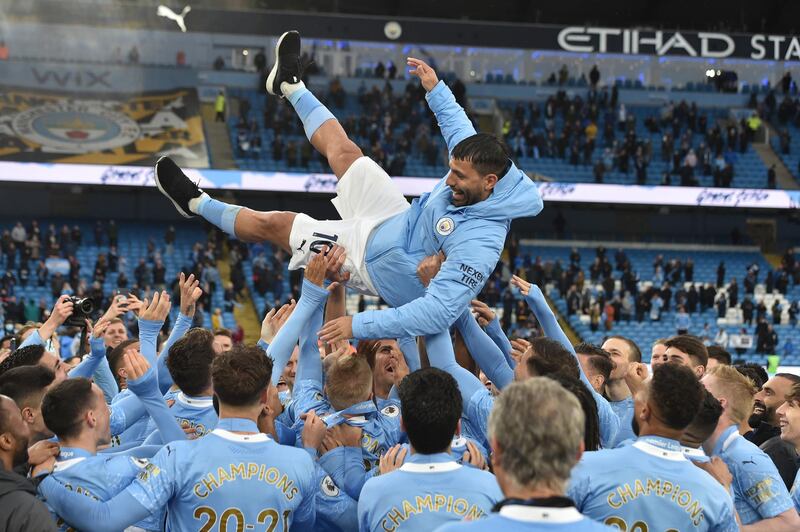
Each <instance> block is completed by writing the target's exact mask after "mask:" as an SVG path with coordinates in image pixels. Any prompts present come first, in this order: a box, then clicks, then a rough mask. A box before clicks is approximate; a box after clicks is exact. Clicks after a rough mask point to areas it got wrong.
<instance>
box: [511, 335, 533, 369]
mask: <svg viewBox="0 0 800 532" xmlns="http://www.w3.org/2000/svg"><path fill="white" fill-rule="evenodd" d="M530 347H531V343H530V342H529V341H527V340H524V339H522V338H517V339H515V340H511V358H513V359H514V361H515V362H516V363H517V364H519V361H520V360H522V359H523V356H524V355H525V351H527V350H528V349H530Z"/></svg>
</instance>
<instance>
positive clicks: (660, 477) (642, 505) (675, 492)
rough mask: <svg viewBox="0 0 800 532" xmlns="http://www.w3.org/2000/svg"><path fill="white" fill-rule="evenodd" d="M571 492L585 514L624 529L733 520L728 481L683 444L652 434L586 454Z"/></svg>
mask: <svg viewBox="0 0 800 532" xmlns="http://www.w3.org/2000/svg"><path fill="white" fill-rule="evenodd" d="M672 447H676V449H673V448H672ZM569 495H570V496H571V497H572V498H573V499H574V500H575V505H576V506H577V507H578V508H579V509H580V510H581V512H583V513H584V514H586V515H588V516H590V517H592V518H594V519H596V520H598V521H601V522H603V523H605V524H607V525H610V526H617V527H619V528H620V529H621V530H631V529H632V528H633V527H635V526H636V524H637V523H640V524H639V527H640V528H642V529H643V530H646V529H648V528H649V529H651V530H662V529H663V530H666V529H669V528H673V529H675V530H681V531H685V530H720V528H719V524H720V522H725V521H728V522H732V521H733V514H732V509H731V499H730V495H728V493H727V492H726V491H725V489H724V488H723V487H722V485H720V484H719V483H718V482H717V481H716V480H714V478H713V477H711V476H710V475H709V474H707V473H706V472H705V471H702V470H701V469H700V468H698V467H697V466H695V465H694V464H693V463H692V462H691V461H689V460H688V459H686V458H685V457H684V455H683V453H682V452H681V450H680V447H679V446H675V445H673V442H671V441H670V440H666V439H663V438H656V437H652V436H650V437H642V438H639V439H638V440H637V441H636V442H634V443H633V444H632V445H626V446H624V447H619V448H617V449H606V450H602V451H596V452H589V453H586V454H584V455H583V458H582V459H581V461H580V462H579V464H578V465H577V466H576V467H575V469H574V470H573V472H572V480H571V483H570V488H569ZM633 529H635V530H638V529H637V528H633Z"/></svg>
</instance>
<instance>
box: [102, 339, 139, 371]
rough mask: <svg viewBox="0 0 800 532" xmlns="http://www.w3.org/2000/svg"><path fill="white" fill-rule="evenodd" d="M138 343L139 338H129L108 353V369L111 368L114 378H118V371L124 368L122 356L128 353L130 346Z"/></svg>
mask: <svg viewBox="0 0 800 532" xmlns="http://www.w3.org/2000/svg"><path fill="white" fill-rule="evenodd" d="M138 343H139V339H138V338H128V339H127V340H123V341H121V342H120V343H119V345H118V346H117V347H115V348H114V349H112V350H111V351H109V352H108V354H107V355H106V358H107V359H108V367H110V368H111V372H112V373H113V374H114V378H118V377H117V370H118V369H119V368H120V367H121V366H122V363H123V359H122V355H124V354H125V351H127V350H128V348H129V347H130V346H132V345H133V344H138Z"/></svg>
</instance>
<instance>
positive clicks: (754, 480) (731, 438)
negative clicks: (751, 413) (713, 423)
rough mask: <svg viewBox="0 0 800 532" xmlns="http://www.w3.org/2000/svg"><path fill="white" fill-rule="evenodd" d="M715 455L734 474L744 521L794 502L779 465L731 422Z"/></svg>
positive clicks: (773, 513) (735, 496)
mask: <svg viewBox="0 0 800 532" xmlns="http://www.w3.org/2000/svg"><path fill="white" fill-rule="evenodd" d="M712 454H713V455H715V456H719V457H720V458H721V459H722V461H723V462H725V464H726V465H727V466H728V469H729V470H730V472H731V475H733V485H732V486H731V488H732V489H733V502H734V504H735V505H736V511H737V512H738V514H739V519H741V521H742V524H743V525H749V524H751V523H756V522H758V521H761V520H762V519H769V518H771V517H775V516H776V515H778V514H781V513H783V512H785V511H786V510H789V509H790V508H792V507H793V506H794V503H793V502H792V498H791V497H790V496H789V491H788V490H787V489H786V485H785V484H784V483H783V480H782V479H781V476H780V474H779V473H778V469H777V468H776V467H775V464H774V463H773V462H772V459H771V458H770V457H769V456H767V454H766V453H765V452H764V451H762V450H761V449H759V448H758V447H757V446H756V445H754V444H753V443H751V442H749V441H747V440H746V439H745V438H744V437H743V436H741V435H740V434H739V431H738V429H737V427H736V426H735V425H734V426H730V427H728V428H727V429H726V430H725V432H723V433H722V435H721V436H720V437H719V440H717V443H716V445H715V446H714V451H713V452H712Z"/></svg>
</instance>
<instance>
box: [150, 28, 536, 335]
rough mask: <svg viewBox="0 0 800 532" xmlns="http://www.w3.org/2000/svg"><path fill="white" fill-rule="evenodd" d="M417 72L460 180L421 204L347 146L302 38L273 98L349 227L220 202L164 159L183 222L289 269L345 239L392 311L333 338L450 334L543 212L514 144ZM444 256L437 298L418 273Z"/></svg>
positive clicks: (425, 70) (161, 179)
mask: <svg viewBox="0 0 800 532" xmlns="http://www.w3.org/2000/svg"><path fill="white" fill-rule="evenodd" d="M408 65H409V66H410V67H411V70H410V73H411V74H412V75H415V76H417V77H418V78H419V79H420V81H421V82H422V86H423V87H424V88H425V90H426V91H427V94H426V96H425V99H426V100H427V102H428V105H429V106H430V108H431V110H432V111H433V112H434V114H435V115H436V119H437V120H438V122H439V127H440V128H441V131H442V134H443V135H444V137H445V140H446V141H447V148H448V151H449V153H450V161H449V164H450V172H449V173H448V174H447V176H446V177H444V178H443V179H442V180H441V181H439V183H438V184H437V185H436V186H435V187H434V189H433V190H432V191H431V192H430V193H428V194H423V195H422V196H421V197H420V198H419V199H415V200H414V201H413V202H412V203H411V205H409V204H408V202H407V201H406V199H405V198H404V197H403V195H402V194H401V193H400V191H399V190H398V189H397V188H396V186H395V185H394V183H392V180H391V178H390V177H389V176H388V175H387V174H386V172H385V171H384V170H383V169H382V168H381V167H380V166H378V165H377V164H376V163H375V162H374V161H373V160H372V159H370V158H368V157H365V156H364V154H362V153H361V150H360V149H359V148H358V146H357V145H356V144H355V143H354V142H353V141H351V140H350V139H348V138H347V134H346V133H345V131H344V129H343V128H342V126H341V125H340V124H339V122H338V121H337V120H336V118H335V117H334V116H333V115H332V114H331V112H330V111H329V110H328V109H327V108H326V107H325V106H323V105H322V104H321V103H320V102H319V101H318V100H317V99H316V98H315V97H314V95H313V94H312V93H311V92H310V91H309V90H308V89H307V88H306V87H305V84H304V83H303V82H302V81H301V80H300V77H301V75H302V71H301V68H302V67H301V65H300V35H299V33H297V32H296V31H289V32H286V33H284V34H283V35H282V36H281V37H280V39H279V40H278V43H277V45H276V50H275V66H274V67H273V69H272V71H271V72H270V75H269V77H268V78H267V91H268V92H269V93H270V94H273V95H276V96H280V97H285V98H286V99H287V100H289V103H290V104H291V105H292V106H293V107H294V109H295V111H296V112H297V114H298V115H299V116H300V119H301V120H302V122H303V127H304V128H305V132H306V136H307V137H308V139H309V140H310V141H311V144H313V145H314V147H315V148H316V149H317V150H318V151H319V152H320V153H321V154H322V155H323V156H324V157H325V158H326V159H327V160H328V164H329V165H330V166H331V168H332V169H333V173H334V174H336V178H337V180H338V184H337V186H336V193H337V196H336V197H335V198H334V199H333V200H332V201H333V204H334V205H335V206H336V209H337V210H338V212H339V214H340V215H341V217H342V220H331V221H318V220H314V219H313V218H311V217H309V216H307V215H305V214H302V213H294V212H282V211H270V212H257V211H253V210H250V209H247V208H243V207H240V206H236V205H229V204H226V203H223V202H221V201H217V200H214V199H212V198H211V197H209V196H208V194H206V193H204V192H203V191H202V190H201V189H200V188H198V186H197V185H195V184H193V183H192V182H191V181H190V180H189V179H188V178H187V177H186V176H185V175H184V174H183V172H181V170H180V169H179V168H178V167H177V166H176V165H175V163H174V162H172V160H170V159H168V158H166V157H164V158H161V159H160V160H159V161H158V162H157V163H156V169H155V178H156V184H157V185H158V188H159V190H161V192H162V193H163V194H164V195H165V196H167V197H168V198H169V199H170V200H171V201H172V203H173V204H174V205H175V207H176V209H177V210H178V212H180V214H182V215H183V216H185V217H187V218H190V217H193V216H195V215H200V216H202V217H203V218H205V219H206V220H208V221H209V222H211V223H212V224H214V225H216V226H217V227H219V228H221V229H222V230H223V231H225V232H226V233H228V234H230V235H233V236H235V237H236V238H238V239H240V240H242V241H245V242H260V241H264V240H266V241H269V242H270V243H271V244H273V245H277V246H279V247H281V248H283V249H285V250H287V251H288V252H290V253H291V254H292V258H291V261H290V263H289V268H290V269H297V268H303V267H305V265H306V264H307V263H308V261H309V259H310V257H311V253H312V252H314V253H317V252H319V251H320V250H324V249H326V246H328V245H331V244H333V243H336V244H338V245H340V246H342V247H343V248H344V249H345V250H346V251H347V257H346V260H345V262H344V265H343V268H342V271H343V275H344V277H345V278H348V277H349V282H348V285H349V286H350V287H351V288H354V289H356V290H358V291H359V292H362V293H365V294H372V295H379V296H381V297H382V298H383V299H384V300H385V301H386V302H387V303H389V304H390V305H391V306H392V307H394V308H391V309H386V310H373V311H367V312H359V313H357V314H355V315H354V316H345V317H342V318H338V319H336V320H332V321H330V322H328V323H327V324H326V325H325V327H324V328H323V329H322V331H321V334H320V337H321V338H322V339H323V340H324V341H328V342H331V341H335V340H340V339H346V338H352V337H356V338H399V337H403V336H420V335H425V334H433V333H438V332H441V331H443V330H445V329H447V328H448V327H449V326H450V325H451V324H452V323H453V322H454V321H455V320H456V318H457V317H458V316H459V315H460V314H461V313H462V312H463V311H464V310H465V309H466V308H467V307H468V306H469V302H470V300H472V299H474V298H475V296H476V295H477V294H478V293H479V292H480V291H481V289H482V288H483V285H484V283H485V281H486V279H487V278H488V277H489V275H490V274H491V272H492V271H493V270H494V267H495V265H496V264H497V260H498V259H499V257H500V253H501V251H502V249H503V243H504V241H505V238H506V234H507V233H508V229H509V226H510V224H511V221H512V220H513V219H515V218H522V217H526V216H535V215H536V214H538V213H539V212H540V211H541V210H542V198H541V196H540V195H539V191H538V189H537V187H536V185H535V184H534V183H533V181H531V180H530V179H529V178H528V177H527V176H526V175H525V174H524V173H523V172H522V171H521V170H519V169H518V168H517V167H516V166H515V165H514V164H513V163H512V162H511V160H510V159H509V150H508V148H507V146H506V145H505V144H504V143H503V142H502V141H501V140H500V139H498V138H497V137H495V136H494V135H491V134H488V133H477V132H476V131H475V129H474V128H473V127H472V124H471V123H470V121H469V119H468V118H467V115H466V113H465V112H464V109H462V108H461V106H459V105H458V104H457V103H456V101H455V98H454V97H453V94H452V92H450V89H449V88H448V87H447V85H445V84H444V82H442V81H439V79H438V78H437V76H436V72H434V70H433V69H432V68H431V67H430V66H428V65H427V64H426V63H425V62H423V61H420V60H419V59H413V58H409V59H408ZM439 252H442V253H443V254H444V255H445V256H446V257H447V260H446V261H445V262H444V263H443V264H442V267H441V269H440V270H439V273H438V274H437V275H436V277H434V279H433V280H432V281H431V283H430V285H429V286H428V288H427V290H426V289H425V287H423V286H422V284H421V283H420V282H419V280H418V278H417V274H416V270H417V265H418V264H419V263H420V261H421V260H422V259H423V258H424V257H426V256H429V255H436V254H437V253H439Z"/></svg>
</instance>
